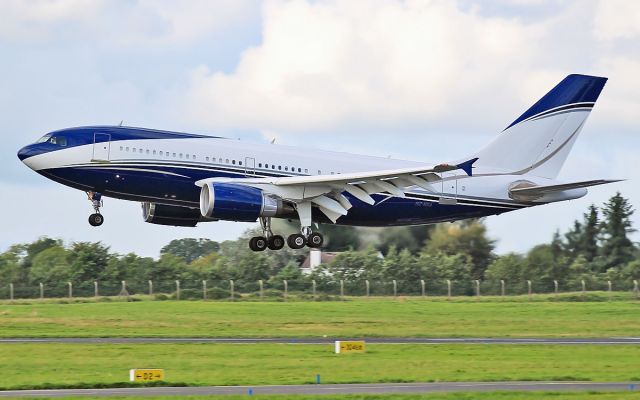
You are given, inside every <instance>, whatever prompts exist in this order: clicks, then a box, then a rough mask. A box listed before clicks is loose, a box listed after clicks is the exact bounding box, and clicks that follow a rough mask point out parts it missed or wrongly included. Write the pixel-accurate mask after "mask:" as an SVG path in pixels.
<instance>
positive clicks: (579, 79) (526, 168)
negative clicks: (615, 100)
mask: <svg viewBox="0 0 640 400" xmlns="http://www.w3.org/2000/svg"><path fill="white" fill-rule="evenodd" d="M606 82H607V78H601V77H597V76H588V75H569V76H567V77H566V78H564V79H563V80H562V82H560V83H559V84H558V85H556V87H554V88H553V89H551V91H550V92H549V93H547V94H546V95H545V96H544V97H542V98H541V99H540V100H538V102H537V103H535V104H534V105H533V106H531V108H529V109H528V110H527V111H525V112H524V114H522V115H521V116H520V117H518V119H516V120H515V121H513V122H512V123H511V124H510V125H509V126H508V127H507V128H506V129H505V130H504V131H502V133H500V135H499V136H498V137H497V138H496V139H495V140H493V141H492V142H491V143H489V145H487V146H486V147H485V148H483V149H482V150H480V151H479V152H478V153H477V154H476V155H474V156H473V157H478V162H477V163H476V165H477V166H483V167H492V168H496V169H499V170H504V171H508V172H511V173H515V174H524V173H531V174H534V175H537V176H541V177H545V178H555V177H556V176H557V175H558V172H560V168H562V164H564V161H565V160H566V158H567V155H569V152H570V151H571V147H572V146H573V143H574V142H575V140H576V138H577V137H578V134H579V133H580V130H581V129H582V126H583V125H584V123H585V121H586V119H587V117H588V116H589V113H590V112H591V109H592V108H593V106H594V104H595V102H596V100H597V99H598V96H599V95H600V92H601V91H602V88H603V87H604V84H605V83H606Z"/></svg>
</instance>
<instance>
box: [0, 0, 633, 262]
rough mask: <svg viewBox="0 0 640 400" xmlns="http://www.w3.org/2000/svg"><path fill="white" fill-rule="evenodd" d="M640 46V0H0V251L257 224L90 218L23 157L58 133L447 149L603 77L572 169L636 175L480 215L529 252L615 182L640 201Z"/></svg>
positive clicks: (502, 243)
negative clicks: (56, 241) (565, 197)
mask: <svg viewBox="0 0 640 400" xmlns="http://www.w3.org/2000/svg"><path fill="white" fill-rule="evenodd" d="M638 43H640V2H637V1H626V0H600V1H597V0H575V1H572V0H550V1H541V0H494V1H473V0H460V1H457V2H455V1H427V0H425V1H391V0H389V1H383V0H382V1H375V0H374V1H368V0H367V1H359V0H344V1H339V0H337V1H320V0H317V1H277V0H276V1H264V2H259V1H247V0H234V1H212V0H193V1H169V0H137V1H136V0H127V1H124V0H123V1H118V0H113V1H111V0H50V1H44V0H34V1H18V0H4V1H2V2H0V127H1V128H0V139H2V145H1V146H0V215H2V219H1V221H2V222H1V224H2V229H0V251H4V250H6V249H7V248H8V247H9V246H10V245H11V244H15V243H23V242H29V241H32V240H34V239H36V238H37V237H39V236H43V235H46V236H50V237H56V238H62V239H63V240H65V241H66V242H67V243H70V242H72V241H102V242H103V243H105V244H107V245H109V246H111V248H112V250H113V251H116V252H118V253H122V254H124V253H127V252H130V251H135V252H137V253H139V254H142V255H146V256H152V257H156V256H157V255H158V253H159V249H160V248H161V247H162V246H163V245H165V244H166V243H168V242H169V241H170V240H172V239H175V238H182V237H206V238H210V239H213V240H219V241H220V240H225V239H234V238H236V237H237V236H238V235H240V234H241V233H242V232H243V231H244V230H245V229H247V228H249V227H251V226H252V225H251V224H244V223H232V222H216V223H206V224H200V226H198V227H196V228H175V227H164V226H156V225H152V224H146V223H144V222H143V221H142V217H141V209H140V205H139V204H136V203H132V202H125V201H120V200H115V199H106V200H105V206H104V207H103V209H102V213H103V214H104V215H105V220H106V222H105V224H104V225H103V226H102V227H100V228H93V227H91V226H89V224H88V223H87V217H88V215H89V214H90V213H91V212H92V209H91V206H90V203H89V202H88V201H87V200H86V196H85V194H83V193H82V192H80V191H77V190H74V189H70V188H67V187H64V186H61V185H59V184H56V183H54V182H51V181H48V180H47V179H45V178H44V177H41V176H40V175H38V174H36V173H34V172H33V171H31V170H30V169H29V168H27V167H26V166H24V165H23V164H22V163H21V162H20V161H19V160H18V158H17V157H16V152H17V150H18V149H19V148H20V147H22V146H23V145H25V144H28V143H31V142H33V141H35V140H36V139H37V138H38V137H40V136H42V135H43V134H44V133H46V132H48V131H52V130H56V129H60V128H65V127H71V126H80V125H105V124H106V125H116V124H118V123H120V121H124V124H125V125H129V126H143V127H149V128H158V129H166V130H177V131H185V132H193V133H204V134H212V135H218V136H227V137H232V138H239V139H240V140H244V141H253V142H255V141H258V142H268V141H271V140H272V139H276V141H277V143H280V144H288V145H300V146H302V147H303V148H304V149H305V150H304V151H307V150H306V149H308V151H313V148H323V149H339V150H341V151H348V152H353V153H359V154H370V155H378V156H385V157H386V156H392V157H394V158H402V159H409V160H417V161H425V162H429V163H440V162H446V161H448V160H456V159H460V158H462V157H464V156H466V155H468V154H472V153H473V152H474V151H475V150H477V149H478V148H480V147H481V146H483V145H484V144H485V143H487V142H488V141H490V140H491V139H492V138H493V137H494V136H495V135H497V134H498V133H499V132H500V131H501V130H502V129H504V128H505V127H506V126H507V125H508V124H509V123H510V122H511V121H513V120H514V119H515V118H516V117H518V116H519V115H520V114H521V113H522V112H523V111H524V110H525V109H527V108H528V107H529V106H530V105H531V104H533V103H534V102H535V101H537V100H538V99H539V98H540V97H541V96H543V95H544V94H545V93H546V92H547V91H548V90H549V89H550V88H552V87H553V86H554V85H555V84H556V83H558V82H559V81H560V80H561V79H562V78H564V77H565V76H566V75H567V74H570V73H583V74H592V75H599V76H606V77H608V78H609V81H608V83H607V85H606V86H605V88H604V91H603V92H602V95H601V97H600V99H599V101H598V103H597V104H596V106H595V108H594V110H593V112H592V113H591V116H590V117H589V120H588V122H587V124H586V126H585V128H584V129H583V131H582V133H581V136H580V138H579V139H578V141H577V143H576V145H575V146H574V149H573V151H572V153H571V154H570V155H569V158H568V160H567V162H566V163H565V166H564V168H563V170H562V172H561V174H560V176H559V178H560V179H562V180H566V181H572V180H588V179H596V178H620V179H626V181H624V182H621V183H616V184H612V185H606V186H601V187H595V188H592V189H590V192H589V194H588V195H587V196H586V197H584V198H582V199H579V200H575V201H571V202H562V203H556V204H551V205H546V206H543V207H535V208H531V209H527V210H520V211H516V212H513V213H508V214H503V215H501V216H493V217H489V218H487V219H486V223H487V226H488V228H489V235H490V236H491V237H492V238H493V239H496V240H497V248H496V251H497V252H498V253H506V252H510V251H518V252H523V251H526V250H527V249H529V248H530V247H531V246H533V245H536V244H539V243H543V242H547V241H549V240H550V238H551V236H552V234H553V232H555V231H556V230H558V229H559V230H561V231H565V230H567V229H568V228H569V227H570V226H571V225H572V223H573V221H574V220H575V219H578V218H581V217H582V213H583V212H585V211H586V208H587V207H588V206H589V205H590V204H592V203H594V204H596V205H601V204H602V203H604V202H605V201H606V200H607V199H608V198H609V197H611V196H612V195H613V194H615V193H616V191H620V192H621V193H622V194H623V195H624V196H625V197H627V198H629V199H630V201H631V203H632V205H633V206H634V207H635V208H636V209H639V208H640V187H639V186H638V185H637V184H636V182H637V179H638V178H640V170H639V169H638V168H637V163H636V161H637V159H638V157H639V156H640V133H639V132H638V130H639V128H640V120H639V118H638V115H639V114H640V76H639V75H638V71H640V45H639V44H638ZM634 222H635V223H636V226H640V224H639V223H638V222H640V212H638V213H637V214H636V215H634ZM633 238H634V240H639V239H638V236H634V237H633Z"/></svg>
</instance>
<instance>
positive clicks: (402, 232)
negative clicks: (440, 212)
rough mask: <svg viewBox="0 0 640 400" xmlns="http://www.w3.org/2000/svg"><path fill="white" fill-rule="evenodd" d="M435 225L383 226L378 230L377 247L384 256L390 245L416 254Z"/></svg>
mask: <svg viewBox="0 0 640 400" xmlns="http://www.w3.org/2000/svg"><path fill="white" fill-rule="evenodd" d="M434 227H435V225H416V226H396V227H392V228H384V229H383V230H382V231H381V232H380V243H379V245H378V249H379V250H380V251H381V252H382V254H384V255H385V256H386V255H387V253H388V252H389V249H391V247H395V248H396V249H398V250H403V249H407V250H409V252H411V253H412V254H418V253H419V252H420V250H422V247H424V245H425V242H426V241H427V239H428V238H429V236H430V235H431V232H432V231H433V229H434Z"/></svg>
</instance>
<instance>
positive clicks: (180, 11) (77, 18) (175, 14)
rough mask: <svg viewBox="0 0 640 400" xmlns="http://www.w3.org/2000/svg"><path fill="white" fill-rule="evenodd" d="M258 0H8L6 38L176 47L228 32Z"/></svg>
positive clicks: (0, 6)
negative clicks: (221, 32) (88, 40)
mask: <svg viewBox="0 0 640 400" xmlns="http://www.w3.org/2000/svg"><path fill="white" fill-rule="evenodd" d="M255 6H256V1H255V0H234V1H221V0H217V1H213V0H188V1H171V0H157V1H151V0H138V1H134V2H129V1H107V0H35V1H21V0H6V1H2V2H0V15H3V22H2V24H0V40H3V41H6V42H16V43H52V42H55V41H56V40H57V39H59V38H60V37H64V38H65V39H66V40H68V41H72V42H73V41H85V40H86V39H87V38H88V37H89V38H92V39H93V40H94V41H95V42H99V43H102V44H107V45H110V46H116V47H117V46H139V45H145V46H167V45H171V46H176V45H180V44H184V43H189V42H192V41H195V40H200V39H202V38H203V37H206V36H207V35H210V34H212V33H216V32H218V31H222V30H224V29H225V28H227V27H229V26H230V25H233V24H236V23H237V22H238V21H239V20H243V19H245V17H246V16H247V15H248V14H250V13H251V8H252V7H255Z"/></svg>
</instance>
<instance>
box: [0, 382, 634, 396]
mask: <svg viewBox="0 0 640 400" xmlns="http://www.w3.org/2000/svg"><path fill="white" fill-rule="evenodd" d="M638 388H639V385H638V382H440V383H365V384H341V385H273V386H202V387H149V388H118V389H56V390H11V391H0V397H38V396H43V397H45V396H46V397H65V396H87V397H98V396H100V397H103V396H169V395H173V396H188V395H243V394H244V395H246V394H253V395H258V394H325V395H326V394H356V393H361V394H380V393H438V392H440V393H442V392H494V391H525V392H541V391H545V392H547V391H548V392H560V391H562V392H569V391H573V392H587V391H589V392H590V391H598V392H613V391H616V392H618V391H633V390H638Z"/></svg>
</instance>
